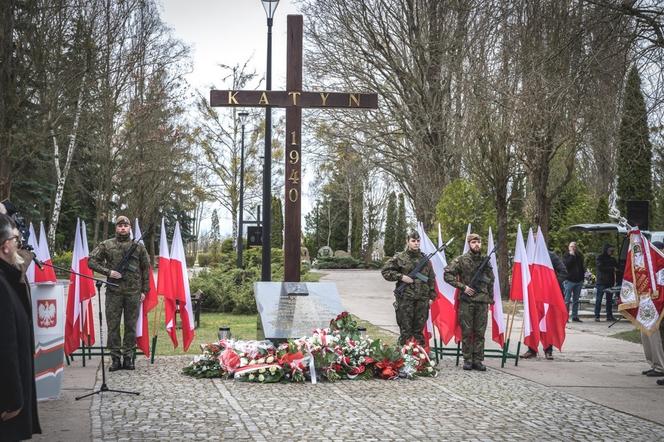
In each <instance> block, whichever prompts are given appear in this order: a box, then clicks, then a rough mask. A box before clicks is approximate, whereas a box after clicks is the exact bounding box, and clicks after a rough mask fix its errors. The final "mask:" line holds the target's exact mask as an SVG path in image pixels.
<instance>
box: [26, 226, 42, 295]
mask: <svg viewBox="0 0 664 442" xmlns="http://www.w3.org/2000/svg"><path fill="white" fill-rule="evenodd" d="M29 231H30V234H29V235H30V236H29V237H28V245H29V246H30V247H32V251H33V252H34V253H35V255H36V254H37V249H39V243H38V242H37V234H36V233H35V228H34V227H33V225H32V223H30V230H29ZM25 277H26V278H27V279H28V282H29V283H30V284H34V282H35V262H34V261H33V260H30V265H29V266H28V270H26V271H25Z"/></svg>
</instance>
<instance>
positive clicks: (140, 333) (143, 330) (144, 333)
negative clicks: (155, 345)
mask: <svg viewBox="0 0 664 442" xmlns="http://www.w3.org/2000/svg"><path fill="white" fill-rule="evenodd" d="M133 233H134V235H135V236H134V237H135V238H142V236H143V234H142V233H141V226H139V224H138V218H136V219H135V220H134V232H133ZM140 243H141V244H145V243H144V242H143V239H141V240H140ZM148 268H149V272H150V291H149V292H148V293H146V294H145V299H143V302H142V303H141V305H140V306H139V309H138V320H137V321H136V346H137V347H138V348H140V349H141V351H142V352H143V354H144V355H145V357H149V356H150V329H149V321H148V313H149V312H150V310H152V309H153V308H155V307H156V305H157V303H158V299H157V287H156V285H155V283H154V275H153V273H152V266H149V267H148Z"/></svg>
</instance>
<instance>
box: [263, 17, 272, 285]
mask: <svg viewBox="0 0 664 442" xmlns="http://www.w3.org/2000/svg"><path fill="white" fill-rule="evenodd" d="M265 89H266V90H268V91H269V90H271V89H272V18H271V17H268V19H267V71H266V73H265ZM263 160H264V164H263V207H264V208H265V210H267V209H268V208H270V207H272V109H271V108H270V106H267V107H266V108H265V152H264V155H263ZM271 221H272V220H271V216H270V212H268V211H266V216H265V217H264V219H263V228H262V230H261V232H262V235H261V236H262V240H261V244H262V247H263V254H262V261H263V265H262V268H261V281H271V280H272V257H271V252H272V250H271V248H270V247H271V246H270V244H271V242H272V241H271V238H270V228H271V224H272V222H271Z"/></svg>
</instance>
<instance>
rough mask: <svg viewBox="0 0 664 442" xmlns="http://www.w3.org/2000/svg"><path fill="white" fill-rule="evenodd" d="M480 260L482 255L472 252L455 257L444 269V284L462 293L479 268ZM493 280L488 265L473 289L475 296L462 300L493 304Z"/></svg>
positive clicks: (491, 271) (482, 257) (491, 270)
mask: <svg viewBox="0 0 664 442" xmlns="http://www.w3.org/2000/svg"><path fill="white" fill-rule="evenodd" d="M482 259H484V256H483V255H481V254H479V253H478V254H474V253H472V252H466V253H464V254H463V255H461V256H457V257H456V258H454V260H452V262H451V263H450V264H449V265H448V266H447V267H445V276H444V278H445V282H446V283H448V284H449V285H451V286H454V287H456V288H458V289H460V290H461V291H463V290H464V289H465V288H466V286H467V285H469V284H470V281H471V280H472V279H473V275H475V272H476V271H477V269H478V268H479V266H480V263H481V262H482ZM493 279H494V277H493V269H492V268H491V264H490V263H489V264H487V265H486V267H484V271H483V272H482V275H481V276H480V277H479V282H478V283H477V287H475V288H476V289H477V291H476V292H475V295H473V296H472V297H470V298H467V297H464V298H462V299H463V300H466V301H470V302H480V303H483V304H493V294H492V292H493Z"/></svg>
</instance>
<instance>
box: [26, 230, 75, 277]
mask: <svg viewBox="0 0 664 442" xmlns="http://www.w3.org/2000/svg"><path fill="white" fill-rule="evenodd" d="M77 228H78V227H77ZM39 229H40V231H39V246H38V247H37V250H36V252H35V255H37V259H38V260H39V261H41V262H43V263H44V264H46V265H45V266H43V267H44V269H43V270H41V269H40V268H39V267H37V268H35V282H56V281H57V279H56V278H55V271H53V267H51V265H53V261H51V254H50V253H49V251H48V241H46V229H45V228H44V223H43V222H41V223H40V225H39Z"/></svg>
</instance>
